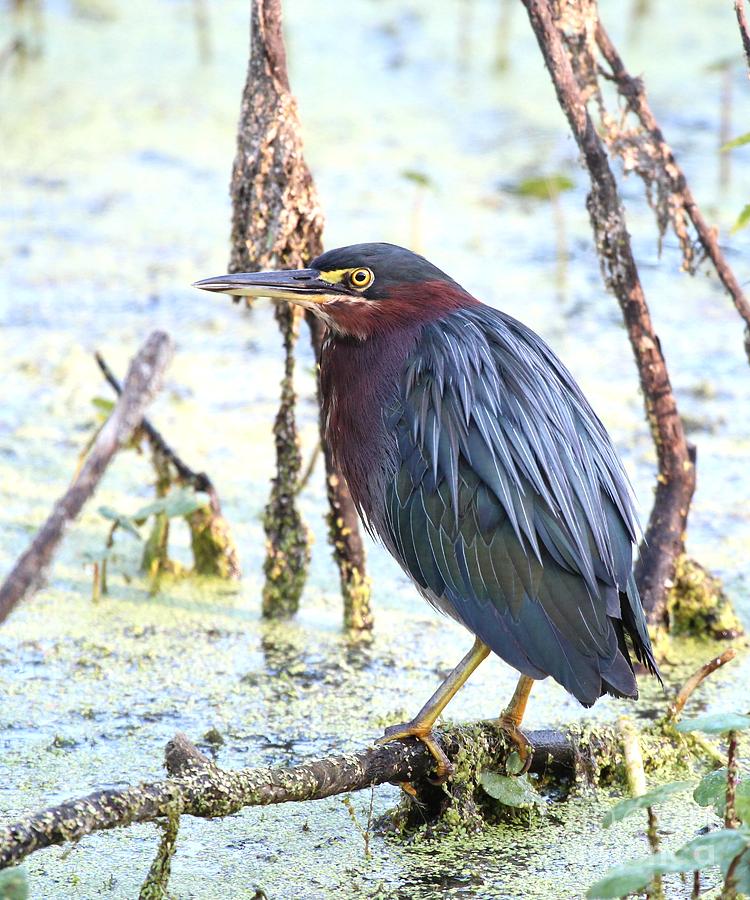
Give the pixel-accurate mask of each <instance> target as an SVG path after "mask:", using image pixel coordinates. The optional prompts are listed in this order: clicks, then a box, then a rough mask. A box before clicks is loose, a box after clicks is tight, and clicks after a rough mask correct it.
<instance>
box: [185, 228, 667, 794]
mask: <svg viewBox="0 0 750 900" xmlns="http://www.w3.org/2000/svg"><path fill="white" fill-rule="evenodd" d="M196 286H197V287H200V288H203V289H205V290H209V291H218V292H223V293H227V294H233V295H238V296H249V297H261V296H262V297H269V298H271V299H272V300H281V301H288V302H291V303H295V304H298V305H299V306H302V307H304V308H305V309H308V310H310V311H311V312H313V313H314V314H315V315H316V316H319V317H320V318H321V319H322V320H323V322H325V324H326V325H327V326H328V328H327V333H326V338H325V341H324V344H323V348H322V352H321V358H320V387H321V398H322V416H323V423H324V427H325V435H326V440H327V441H328V445H329V447H330V449H331V451H332V454H333V457H334V459H335V461H336V463H337V464H338V466H339V468H340V470H341V472H342V473H343V475H344V477H345V478H346V481H347V483H348V486H349V489H350V491H351V495H352V498H353V500H354V503H355V504H356V506H357V509H358V511H359V513H360V515H361V517H362V519H363V521H364V523H365V525H366V527H367V528H368V530H369V531H370V532H371V534H373V535H374V536H375V537H377V538H379V539H380V540H381V541H382V542H383V544H385V546H386V548H387V549H388V550H389V551H390V553H391V554H392V555H393V556H394V557H395V559H396V560H397V561H398V563H399V564H400V565H401V567H402V568H403V569H404V570H405V571H406V573H407V574H408V575H409V576H410V577H411V579H412V580H413V581H414V583H415V584H416V586H417V588H418V590H419V591H420V592H421V593H422V594H423V595H424V597H425V598H426V599H427V600H428V601H429V602H430V603H431V604H432V605H433V606H435V607H436V608H437V609H439V610H441V611H442V612H444V613H447V614H448V615H450V616H452V617H453V618H454V619H456V620H458V622H460V623H461V624H462V625H464V626H465V627H466V628H467V629H468V630H469V631H470V632H471V633H473V634H474V635H475V637H476V641H475V643H474V646H473V647H472V649H471V650H470V651H469V653H467V655H466V656H465V657H464V658H463V659H462V660H461V662H460V663H459V664H458V666H456V668H455V669H454V670H453V671H452V672H451V674H450V675H449V676H448V678H447V679H446V680H445V682H444V683H443V684H442V685H441V686H440V687H439V688H438V690H437V691H436V692H435V693H434V694H433V696H432V697H431V698H430V699H429V700H428V702H427V703H426V704H425V705H424V707H423V708H422V709H421V710H420V711H419V713H417V715H416V716H415V718H414V719H412V720H411V721H410V722H406V723H403V724H401V725H394V726H392V727H391V728H388V729H387V730H386V732H385V737H384V738H383V740H384V741H392V740H397V739H399V738H403V737H407V736H414V737H417V738H419V739H421V740H422V741H423V742H424V743H425V744H426V745H427V747H428V748H429V749H430V751H431V753H432V754H433V756H434V757H435V759H436V761H437V774H438V777H445V776H446V775H447V773H448V772H449V771H450V766H449V764H448V761H447V759H446V757H445V755H444V753H443V752H442V750H441V748H440V746H439V744H438V743H437V742H436V741H435V740H434V738H433V737H432V726H433V725H434V723H435V721H436V719H437V717H438V716H439V715H440V713H441V712H442V710H443V709H444V708H445V706H446V705H447V703H448V702H449V701H450V700H451V698H452V697H453V696H454V695H455V693H456V692H457V691H458V690H459V688H460V687H461V686H462V685H463V683H464V682H465V681H466V680H467V678H468V677H469V676H470V675H471V673H472V672H473V671H474V670H475V669H476V668H477V666H478V665H479V664H480V663H481V662H482V660H484V659H486V657H487V656H488V655H489V653H490V652H494V653H496V654H497V655H498V656H499V657H501V658H502V659H503V660H505V661H506V662H507V663H509V664H510V665H511V666H513V667H514V668H515V669H517V670H518V671H519V672H520V673H521V677H520V680H519V682H518V686H517V687H516V690H515V693H514V695H513V698H512V700H511V702H510V704H509V706H508V707H506V709H505V710H504V711H503V713H502V714H501V717H500V721H501V724H502V725H503V727H504V728H505V730H506V731H507V732H508V734H509V736H510V738H511V739H512V740H513V741H514V743H515V744H516V746H517V747H518V748H519V753H520V755H521V757H522V760H523V761H524V763H525V765H526V766H527V765H528V763H529V762H530V757H531V753H530V750H531V747H530V746H529V744H528V741H527V740H526V738H525V736H524V735H523V733H522V732H521V731H520V725H521V719H522V717H523V713H524V710H525V707H526V702H527V700H528V696H529V692H530V690H531V686H532V684H533V682H534V681H535V680H536V679H541V678H545V677H547V676H549V675H551V676H552V677H553V678H554V679H555V680H556V681H557V682H559V683H560V684H561V685H562V686H563V687H564V688H566V690H568V691H569V692H570V693H571V694H572V695H573V696H574V697H576V698H577V699H578V700H579V701H580V702H581V703H582V704H583V705H584V706H591V705H592V704H593V703H594V702H595V701H596V700H597V699H598V698H599V697H600V696H602V695H603V694H613V695H614V696H616V697H631V698H636V697H637V696H638V687H637V683H636V678H635V674H634V671H633V663H632V662H631V658H630V654H629V651H628V647H629V646H630V647H631V648H632V650H633V651H634V653H635V656H636V658H637V659H638V660H639V661H640V662H641V663H643V664H644V665H645V666H646V667H647V668H648V669H649V670H650V671H651V672H652V673H653V674H654V675H656V676H657V677H659V672H658V669H657V666H656V662H655V660H654V656H653V652H652V649H651V642H650V640H649V635H648V630H647V628H646V620H645V616H644V612H643V608H642V606H641V602H640V598H639V596H638V589H637V587H636V584H635V580H634V577H633V548H634V545H635V544H636V538H637V526H636V520H635V515H634V509H633V501H632V496H631V490H630V487H629V483H628V479H627V476H626V475H625V473H624V471H623V468H622V464H621V462H620V460H619V458H618V456H617V453H616V452H615V450H614V448H613V446H612V442H611V440H610V438H609V435H608V434H607V432H606V430H605V428H604V426H603V425H602V423H601V422H600V420H599V419H598V417H597V416H596V414H595V413H594V411H593V410H592V409H591V406H590V405H589V403H588V402H587V400H586V398H585V397H584V395H583V393H582V392H581V390H580V388H579V387H578V385H577V384H576V382H575V381H574V379H573V377H572V376H571V374H570V373H569V372H568V370H567V369H566V368H565V366H563V364H562V363H561V362H560V360H559V359H558V358H557V357H556V356H555V354H554V353H553V352H552V350H550V348H549V347H548V346H547V344H545V342H544V341H543V340H542V339H541V338H540V337H539V336H538V335H536V334H535V333H534V332H533V331H531V330H530V329H529V328H527V327H526V326H525V325H523V324H521V323H520V322H518V321H517V320H516V319H513V318H511V317H510V316H508V315H506V314H505V313H503V312H500V311H499V310H497V309H494V308H492V307H490V306H487V305H485V304H483V303H481V302H480V301H479V300H477V299H475V298H474V297H473V296H472V295H471V294H469V293H468V292H467V291H465V290H464V289H463V288H462V287H461V286H460V285H459V284H457V283H456V282H455V281H454V280H453V279H452V278H450V277H449V276H448V275H446V274H445V273H444V272H441V271H440V269H438V268H437V267H436V266H434V265H432V263H430V262H428V261H427V260H426V259H424V258H423V257H422V256H418V255H417V254H415V253H412V252H410V251H409V250H405V249H403V248H402V247H397V246H394V245H392V244H384V243H373V244H356V245H354V246H351V247H342V248H340V249H338V250H331V251H329V252H327V253H324V254H322V256H319V257H318V258H317V259H315V260H313V262H312V263H311V265H310V268H309V269H299V270H296V271H275V272H253V273H250V274H235V275H222V276H220V277H218V278H207V279H205V280H203V281H199V282H197V285H196Z"/></svg>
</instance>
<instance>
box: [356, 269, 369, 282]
mask: <svg viewBox="0 0 750 900" xmlns="http://www.w3.org/2000/svg"><path fill="white" fill-rule="evenodd" d="M354 280H355V281H356V282H357V284H364V283H365V282H366V281H367V272H363V271H362V270H361V269H360V271H359V272H355V273H354Z"/></svg>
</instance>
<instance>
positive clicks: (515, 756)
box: [505, 750, 523, 775]
mask: <svg viewBox="0 0 750 900" xmlns="http://www.w3.org/2000/svg"><path fill="white" fill-rule="evenodd" d="M522 770H523V760H522V759H521V754H520V753H519V752H518V750H514V751H513V752H512V753H510V754H508V758H507V759H506V760H505V771H506V772H507V773H508V775H520V774H521V772H522Z"/></svg>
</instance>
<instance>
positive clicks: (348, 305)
mask: <svg viewBox="0 0 750 900" xmlns="http://www.w3.org/2000/svg"><path fill="white" fill-rule="evenodd" d="M195 286H196V287H199V288H202V289H203V290H206V291H216V292H219V293H224V294H234V295H236V296H240V297H269V298H270V299H271V300H281V301H287V302H289V303H295V304H297V305H299V306H303V307H305V309H309V310H310V311H311V312H313V313H314V314H315V315H316V316H319V317H320V318H321V319H323V321H324V322H325V323H326V325H328V326H329V327H330V328H332V329H333V330H334V331H335V332H337V333H338V334H343V335H348V336H352V337H356V338H359V339H361V340H365V339H367V338H368V337H371V336H373V335H374V334H378V333H384V332H387V331H389V330H393V329H397V328H402V327H405V326H409V325H415V324H419V323H420V322H427V321H431V320H433V319H436V318H439V317H440V316H441V315H444V314H445V313H446V312H449V311H450V310H451V309H455V308H457V307H459V306H466V305H469V304H472V303H476V302H477V301H476V300H474V298H473V297H472V296H471V295H470V294H468V293H467V292H466V291H465V290H464V289H463V288H462V287H461V286H460V285H459V284H457V283H456V282H455V281H453V279H452V278H449V277H448V275H446V274H445V272H441V271H440V269H438V268H437V266H434V265H433V264H432V263H431V262H429V261H428V260H426V259H425V258H424V257H423V256H419V255H418V254H417V253H412V252H411V251H410V250H405V249H404V248H403V247H397V246H396V245H395V244H382V243H381V244H353V245H352V246H351V247H340V248H339V249H337V250H329V251H328V252H327V253H323V254H322V255H321V256H319V257H318V258H317V259H314V260H313V261H312V262H311V263H310V268H309V269H293V270H279V271H274V272H250V273H237V274H235V275H221V276H219V277H217V278H204V279H203V280H202V281H197V282H196V283H195Z"/></svg>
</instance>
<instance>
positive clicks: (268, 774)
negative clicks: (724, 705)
mask: <svg viewBox="0 0 750 900" xmlns="http://www.w3.org/2000/svg"><path fill="white" fill-rule="evenodd" d="M528 737H529V739H530V740H531V741H532V742H533V743H534V745H535V748H536V749H535V753H534V763H533V768H534V770H535V771H538V772H545V771H552V770H555V771H558V772H559V771H562V772H566V773H568V774H572V773H574V771H575V769H576V761H577V759H578V757H579V756H580V758H581V760H584V762H585V765H584V767H583V768H586V767H588V766H591V765H594V760H593V757H592V758H591V759H589V758H588V756H589V749H588V748H589V747H591V748H596V749H595V750H593V749H592V750H591V752H592V753H595V752H599V751H600V750H601V749H602V747H603V746H604V744H606V743H607V741H604V742H603V743H601V744H599V743H596V744H590V745H589V744H587V745H585V746H584V745H580V746H579V741H578V740H577V738H576V737H575V736H571V735H568V734H563V733H560V732H552V731H537V732H529V734H528ZM478 741H479V742H480V743H481V746H482V748H483V750H482V752H483V756H482V758H481V760H480V759H479V757H477V758H476V761H477V762H479V761H481V764H482V765H490V764H494V765H497V766H500V765H502V764H503V761H504V760H505V759H506V758H507V755H508V753H509V752H510V749H509V748H508V745H507V744H506V739H505V737H504V733H503V732H502V731H501V730H500V729H499V728H498V725H497V722H481V723H477V724H475V725H472V726H465V727H455V728H449V729H446V730H445V731H444V732H443V733H442V735H441V736H440V742H441V744H442V746H443V747H444V748H445V750H446V753H447V754H448V757H449V758H450V759H451V760H453V761H455V762H456V763H459V762H460V764H461V765H464V766H465V764H466V759H467V754H468V755H469V757H468V758H470V759H474V754H475V752H476V746H477V742H478ZM511 749H512V748H511ZM433 764H434V760H433V758H432V756H431V755H430V753H429V752H428V751H427V749H426V748H425V746H424V744H422V743H421V742H419V741H416V740H409V741H394V742H393V743H392V744H386V745H384V746H378V747H374V748H370V749H367V750H362V751H359V752H357V753H350V754H347V755H343V756H331V757H327V758H325V759H319V760H315V761H313V762H309V763H304V764H302V765H298V766H293V767H291V768H286V769H280V768H279V769H239V770H235V771H227V770H224V769H220V768H219V767H218V766H216V765H215V764H214V763H213V762H211V761H210V760H209V759H208V758H207V757H205V756H204V755H203V754H202V753H201V752H200V751H199V750H197V748H196V747H195V746H194V745H193V744H192V743H191V742H190V741H189V740H188V739H187V738H186V737H185V736H184V735H182V734H178V735H177V736H176V737H175V738H174V739H173V740H172V741H170V743H169V744H168V745H167V749H166V760H165V765H166V769H167V772H168V776H169V777H167V778H165V779H163V780H161V781H157V782H152V783H149V784H147V783H144V784H140V785H135V786H130V787H126V788H122V789H119V790H103V791H97V792H95V793H93V794H89V795H88V796H87V797H82V798H80V799H77V800H70V801H68V802H66V803H62V804H60V805H59V806H55V807H52V808H50V809H45V810H42V811H40V812H37V813H33V814H31V815H28V816H26V817H24V818H23V819H21V820H19V821H18V822H14V823H12V824H10V825H7V826H5V827H2V828H0V869H2V868H4V867H6V866H10V865H15V864H17V863H19V862H20V861H21V860H22V859H24V858H25V857H27V856H29V855H30V854H31V853H34V852H35V851H37V850H41V849H42V848H44V847H50V846H53V845H55V844H63V843H66V842H76V841H78V840H80V839H81V838H82V837H84V836H85V835H87V834H93V833H94V832H96V831H106V830H109V829H112V828H119V827H122V826H126V825H130V824H131V823H133V822H153V821H157V820H161V819H163V818H165V817H166V818H168V819H172V820H174V817H175V816H176V815H191V816H198V817H200V818H215V817H217V816H228V815H232V814H233V813H236V812H238V811H239V810H241V809H243V808H244V807H246V806H267V805H269V804H272V803H288V802H291V801H303V800H320V799H323V798H325V797H331V796H333V795H335V794H342V793H347V792H349V791H357V790H362V789H364V788H368V787H370V786H372V785H378V784H384V783H386V782H411V783H413V784H415V785H416V786H418V788H419V789H420V790H423V791H425V793H423V794H422V797H421V800H422V803H423V808H422V810H421V815H422V816H424V817H426V816H428V815H429V809H428V806H430V805H431V807H432V813H433V815H434V814H435V813H439V812H440V811H441V810H443V809H444V807H445V805H446V803H447V802H449V801H450V798H451V795H450V792H446V791H444V790H443V789H442V788H435V787H434V786H432V785H429V783H428V782H427V781H426V778H427V776H428V774H429V772H430V771H431V770H432V767H433ZM170 831H171V833H172V834H176V829H175V827H174V824H173V826H172V828H171V830H170ZM167 841H168V845H167V847H166V848H165V851H166V852H165V853H164V854H161V857H162V861H161V863H160V864H159V865H160V870H161V869H162V868H163V867H164V866H166V865H168V860H169V858H170V857H171V849H173V840H170V839H169V838H168V839H167ZM170 845H171V846H170Z"/></svg>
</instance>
